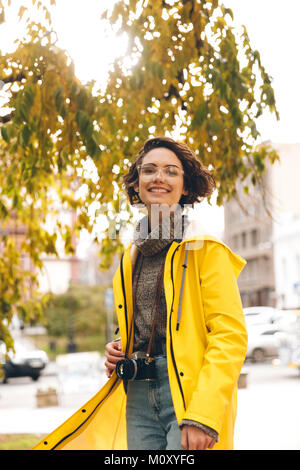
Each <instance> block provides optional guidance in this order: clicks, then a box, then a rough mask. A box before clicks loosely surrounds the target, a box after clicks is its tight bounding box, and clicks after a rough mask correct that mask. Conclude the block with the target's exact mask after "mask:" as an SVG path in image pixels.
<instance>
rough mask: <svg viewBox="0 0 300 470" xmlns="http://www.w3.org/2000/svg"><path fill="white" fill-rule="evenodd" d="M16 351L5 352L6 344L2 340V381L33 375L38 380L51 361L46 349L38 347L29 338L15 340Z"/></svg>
mask: <svg viewBox="0 0 300 470" xmlns="http://www.w3.org/2000/svg"><path fill="white" fill-rule="evenodd" d="M14 347H15V352H14V353H8V354H6V352H5V345H4V343H3V342H1V341H0V383H1V382H3V383H5V382H7V379H9V378H11V377H31V378H32V379H33V380H38V378H39V376H40V374H41V371H42V370H43V369H44V368H45V367H46V365H47V364H48V362H49V359H48V356H47V354H46V352H45V351H41V350H39V349H36V348H35V347H34V345H33V344H32V343H31V342H30V341H29V340H27V339H19V340H16V341H15V342H14Z"/></svg>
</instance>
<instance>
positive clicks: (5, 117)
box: [0, 113, 14, 124]
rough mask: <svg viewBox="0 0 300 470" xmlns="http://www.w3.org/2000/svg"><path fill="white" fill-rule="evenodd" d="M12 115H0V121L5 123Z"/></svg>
mask: <svg viewBox="0 0 300 470" xmlns="http://www.w3.org/2000/svg"><path fill="white" fill-rule="evenodd" d="M13 116H14V113H10V114H6V115H5V116H0V123H1V124H6V123H7V122H10V121H11V120H12V118H13Z"/></svg>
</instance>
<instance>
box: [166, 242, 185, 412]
mask: <svg viewBox="0 0 300 470" xmlns="http://www.w3.org/2000/svg"><path fill="white" fill-rule="evenodd" d="M178 248H179V246H178V247H177V248H176V249H175V250H174V253H173V255H172V258H171V280H172V286H173V298H172V305H171V312H170V318H169V332H170V349H171V357H172V362H173V367H174V370H175V373H176V379H177V382H178V386H179V390H180V393H181V397H182V401H183V406H184V409H185V410H186V404H185V399H184V394H183V389H182V385H181V382H180V377H179V373H178V369H177V365H176V361H175V355H174V349H173V340H172V326H171V324H172V321H171V320H172V313H173V305H174V297H175V287H174V277H173V261H174V255H175V253H176V251H177V250H178Z"/></svg>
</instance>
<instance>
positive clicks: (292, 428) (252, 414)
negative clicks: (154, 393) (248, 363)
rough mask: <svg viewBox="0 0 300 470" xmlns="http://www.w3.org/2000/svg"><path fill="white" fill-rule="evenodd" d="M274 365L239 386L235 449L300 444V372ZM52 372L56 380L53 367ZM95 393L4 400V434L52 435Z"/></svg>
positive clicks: (0, 417) (254, 371) (0, 429)
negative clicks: (49, 402)
mask: <svg viewBox="0 0 300 470" xmlns="http://www.w3.org/2000/svg"><path fill="white" fill-rule="evenodd" d="M270 367H272V366H270V365H269V366H268V367H267V366H261V367H260V368H259V367H258V368H250V372H249V378H248V385H247V387H246V388H242V389H239V390H238V415H237V420H236V427H235V449H236V450H295V449H297V450H299V449H300V407H299V389H300V377H299V376H298V372H296V371H291V370H289V371H287V370H286V369H284V370H282V371H276V370H275V371H274V370H271V369H270ZM47 372H48V373H49V376H48V380H51V370H49V369H48V371H47ZM52 373H54V371H53V372H52ZM268 374H269V375H268ZM276 374H277V375H276ZM52 378H53V379H54V378H55V376H54V375H53V376H52ZM103 380H105V378H104V377H103ZM19 388H21V387H19ZM93 394H94V393H92V394H91V392H86V393H83V394H82V395H78V394H77V395H76V394H74V395H73V401H72V400H70V399H68V398H67V397H66V398H67V399H65V400H61V402H60V406H51V407H45V408H37V407H36V403H35V402H34V401H32V403H31V405H30V406H26V407H22V406H21V407H8V408H5V407H4V408H3V407H1V402H0V434H2V433H5V434H7V433H36V434H44V435H46V434H49V432H51V431H53V430H54V429H56V428H57V427H58V426H59V425H61V424H62V423H63V422H64V421H65V420H66V419H68V418H69V417H70V416H71V415H72V414H73V413H75V412H76V411H77V410H78V409H79V408H80V407H81V406H82V405H83V404H84V403H86V401H88V399H89V398H90V397H91V396H92V395H93ZM28 403H29V404H30V402H28Z"/></svg>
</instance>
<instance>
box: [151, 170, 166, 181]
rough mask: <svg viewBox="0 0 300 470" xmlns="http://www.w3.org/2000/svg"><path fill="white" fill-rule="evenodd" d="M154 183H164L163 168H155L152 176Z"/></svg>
mask: <svg viewBox="0 0 300 470" xmlns="http://www.w3.org/2000/svg"><path fill="white" fill-rule="evenodd" d="M153 179H154V181H164V180H165V173H164V169H163V168H157V169H156V172H155V174H154V178H153Z"/></svg>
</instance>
